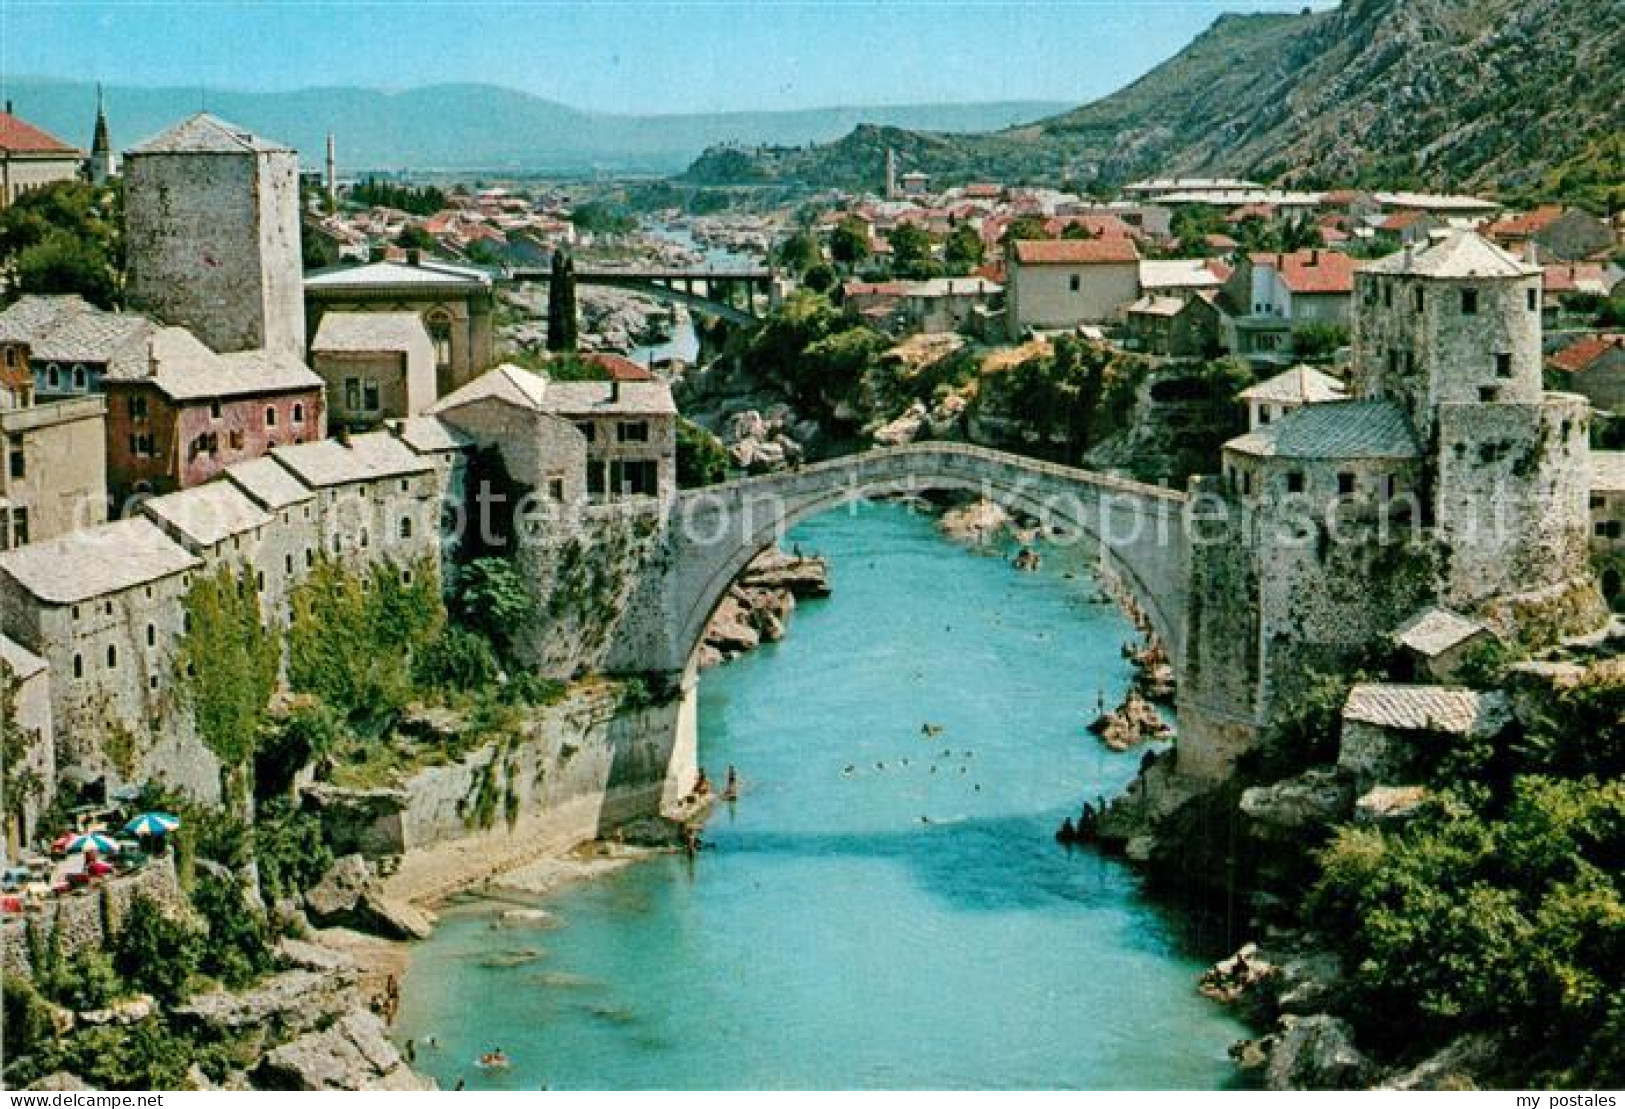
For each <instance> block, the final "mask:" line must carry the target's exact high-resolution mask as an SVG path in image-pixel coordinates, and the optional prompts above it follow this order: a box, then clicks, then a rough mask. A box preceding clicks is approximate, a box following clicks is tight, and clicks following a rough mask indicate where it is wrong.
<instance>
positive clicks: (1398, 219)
mask: <svg viewBox="0 0 1625 1109" xmlns="http://www.w3.org/2000/svg"><path fill="white" fill-rule="evenodd" d="M1426 218H1427V213H1426V212H1423V211H1420V210H1409V211H1404V212H1395V213H1394V214H1393V215H1391V216H1389V217H1388V218H1387V219H1385V220H1383V221H1382V222H1381V223H1379V224H1377V230H1378V231H1403V230H1405V228H1407V227H1409V226H1410V225H1411V224H1413V223H1415V222H1417V221H1418V220H1422V219H1426Z"/></svg>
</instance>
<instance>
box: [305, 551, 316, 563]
mask: <svg viewBox="0 0 1625 1109" xmlns="http://www.w3.org/2000/svg"><path fill="white" fill-rule="evenodd" d="M314 565H316V548H315V547H306V548H305V566H306V567H311V566H314Z"/></svg>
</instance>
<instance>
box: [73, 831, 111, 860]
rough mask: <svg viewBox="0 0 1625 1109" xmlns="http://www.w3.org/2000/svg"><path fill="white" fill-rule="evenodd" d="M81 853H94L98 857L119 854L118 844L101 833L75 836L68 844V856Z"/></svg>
mask: <svg viewBox="0 0 1625 1109" xmlns="http://www.w3.org/2000/svg"><path fill="white" fill-rule="evenodd" d="M80 851H94V852H96V853H97V854H98V855H112V854H116V853H117V852H118V844H116V843H114V842H113V840H112V838H111V837H109V836H105V835H103V834H102V833H101V832H86V833H85V834H84V835H81V836H74V837H73V839H72V840H71V841H69V843H68V854H70V855H72V854H75V853H77V852H80Z"/></svg>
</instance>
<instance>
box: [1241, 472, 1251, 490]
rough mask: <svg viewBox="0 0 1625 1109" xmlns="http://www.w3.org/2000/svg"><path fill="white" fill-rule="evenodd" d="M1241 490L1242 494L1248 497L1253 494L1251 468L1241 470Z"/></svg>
mask: <svg viewBox="0 0 1625 1109" xmlns="http://www.w3.org/2000/svg"><path fill="white" fill-rule="evenodd" d="M1241 492H1242V495H1243V496H1247V497H1250V496H1252V495H1253V472H1252V471H1251V470H1243V471H1241Z"/></svg>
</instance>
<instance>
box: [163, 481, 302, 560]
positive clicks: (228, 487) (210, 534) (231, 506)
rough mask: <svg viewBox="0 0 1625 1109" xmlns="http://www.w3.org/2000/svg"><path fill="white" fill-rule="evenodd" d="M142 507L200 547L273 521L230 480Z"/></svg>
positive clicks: (213, 482) (201, 486)
mask: <svg viewBox="0 0 1625 1109" xmlns="http://www.w3.org/2000/svg"><path fill="white" fill-rule="evenodd" d="M141 510H142V511H143V512H145V513H147V515H149V516H151V517H152V518H153V519H154V520H156V521H157V522H158V523H160V524H167V525H168V526H169V530H170V531H171V532H172V533H174V534H178V535H179V536H180V537H181V538H182V539H184V540H189V541H190V542H192V543H194V544H196V545H197V546H199V547H212V546H214V545H215V544H216V543H220V542H222V541H224V540H226V539H230V538H231V537H232V536H234V535H242V534H243V533H245V532H250V531H253V530H254V529H255V528H262V527H264V526H265V525H266V524H269V523H270V522H271V517H270V516H269V515H268V514H267V513H266V511H265V510H264V509H263V508H261V507H260V506H259V505H258V504H256V503H255V502H254V501H253V500H251V499H250V498H249V496H248V495H247V494H246V493H244V492H243V491H242V490H241V489H239V488H237V486H235V485H233V484H232V483H231V482H229V481H211V482H208V483H207V484H204V485H197V486H194V487H192V488H191V489H183V490H181V491H180V492H178V493H168V494H165V495H164V496H162V497H153V498H151V499H150V500H147V501H145V502H143V503H142V505H141Z"/></svg>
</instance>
